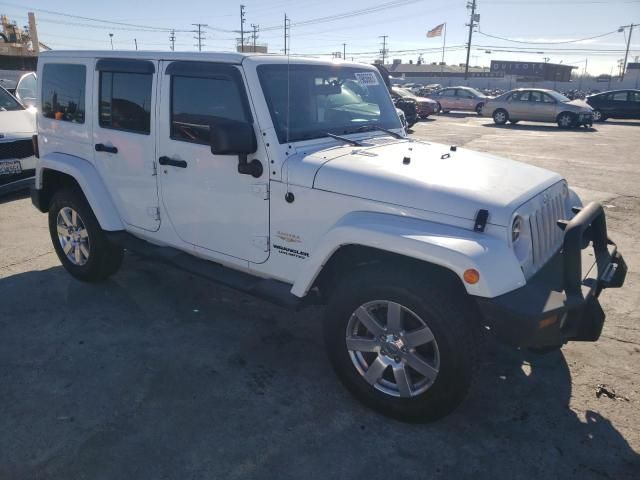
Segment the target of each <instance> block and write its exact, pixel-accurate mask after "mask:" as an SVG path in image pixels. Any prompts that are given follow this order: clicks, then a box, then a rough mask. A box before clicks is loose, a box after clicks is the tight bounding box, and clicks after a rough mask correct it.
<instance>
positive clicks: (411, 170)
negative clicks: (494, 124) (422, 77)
mask: <svg viewBox="0 0 640 480" xmlns="http://www.w3.org/2000/svg"><path fill="white" fill-rule="evenodd" d="M330 150H331V151H330V152H328V151H327V150H324V151H320V152H315V153H314V154H312V155H313V156H314V157H316V158H322V159H323V162H322V163H320V164H316V165H317V166H318V167H319V168H317V170H316V172H315V175H314V179H313V185H312V186H313V188H315V189H319V190H325V191H328V192H335V193H339V194H344V195H350V196H354V197H360V198H365V199H370V200H375V201H379V202H384V203H389V204H394V205H399V206H404V207H409V208H415V209H420V210H425V211H431V212H436V213H441V214H445V215H452V216H456V217H460V218H465V219H469V220H472V221H473V220H474V219H475V216H476V214H477V213H478V210H480V209H486V210H488V211H489V220H488V221H489V223H492V224H494V225H503V226H507V225H509V224H510V222H511V217H512V215H513V212H514V211H515V209H516V208H517V207H519V206H520V205H522V204H523V203H525V202H526V201H527V200H529V199H530V198H532V197H534V196H535V195H537V194H538V193H540V192H542V191H543V190H545V189H547V188H548V187H550V186H551V185H553V184H555V183H557V182H559V181H561V180H562V177H560V175H558V174H556V173H554V172H550V171H548V170H544V169H542V168H538V167H535V166H532V165H528V164H525V163H520V162H515V161H512V160H507V159H503V158H499V157H495V156H492V155H488V154H484V153H479V152H474V151H471V150H466V149H462V148H458V149H457V150H456V151H451V149H450V147H449V146H446V145H441V144H428V143H423V142H408V141H399V142H398V141H394V142H387V143H386V144H382V145H374V146H370V147H369V146H365V147H341V148H339V149H330ZM340 152H341V153H340ZM303 161H304V160H303Z"/></svg>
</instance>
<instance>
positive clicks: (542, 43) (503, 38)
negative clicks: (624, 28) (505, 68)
mask: <svg viewBox="0 0 640 480" xmlns="http://www.w3.org/2000/svg"><path fill="white" fill-rule="evenodd" d="M617 32H618V30H612V31H611V32H607V33H601V34H600V35H593V36H592V37H585V38H579V39H577V40H564V41H560V42H530V41H526V40H516V39H513V38H505V37H499V36H497V35H490V34H488V33H484V32H481V31H480V30H478V33H479V34H480V35H482V36H483V37H490V38H495V39H498V40H504V41H505V42H512V43H524V44H527V45H564V44H568V43H578V42H584V41H586V40H593V39H595V38H602V37H606V36H608V35H611V34H613V33H617Z"/></svg>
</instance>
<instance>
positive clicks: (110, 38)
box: [109, 33, 113, 50]
mask: <svg viewBox="0 0 640 480" xmlns="http://www.w3.org/2000/svg"><path fill="white" fill-rule="evenodd" d="M109 40H110V41H111V50H113V33H110V34H109Z"/></svg>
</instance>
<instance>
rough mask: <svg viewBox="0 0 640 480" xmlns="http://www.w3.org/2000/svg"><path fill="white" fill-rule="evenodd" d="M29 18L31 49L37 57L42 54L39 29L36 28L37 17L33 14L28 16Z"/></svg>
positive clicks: (30, 13)
mask: <svg viewBox="0 0 640 480" xmlns="http://www.w3.org/2000/svg"><path fill="white" fill-rule="evenodd" d="M27 16H28V17H29V37H30V38H31V48H32V49H33V53H35V54H36V55H37V54H38V53H40V41H39V40H38V28H37V27H36V16H35V15H34V14H33V12H29V13H28V14H27Z"/></svg>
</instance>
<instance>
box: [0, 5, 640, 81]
mask: <svg viewBox="0 0 640 480" xmlns="http://www.w3.org/2000/svg"><path fill="white" fill-rule="evenodd" d="M240 3H242V4H244V5H245V7H246V8H245V12H246V13H245V16H246V23H245V28H246V29H247V30H250V29H251V24H256V25H259V26H260V31H259V34H258V35H259V36H258V42H259V43H266V44H268V48H269V51H270V52H272V53H279V52H282V49H283V46H284V40H283V28H282V25H283V18H284V15H285V13H286V14H287V15H288V17H289V18H290V19H291V24H292V26H291V39H290V49H291V53H292V54H307V55H326V56H330V55H331V54H332V52H342V51H343V49H345V50H346V57H347V58H348V59H351V58H353V59H355V60H357V61H367V62H371V61H373V60H374V59H376V58H379V57H380V54H379V51H380V49H381V48H382V38H381V36H383V35H386V36H387V38H386V42H387V48H388V50H389V57H390V58H393V59H395V58H400V59H402V60H403V61H404V62H408V61H409V60H413V61H414V62H415V61H417V59H418V55H419V54H420V53H422V55H423V60H424V61H425V62H439V61H440V60H441V59H442V46H443V40H444V38H443V37H436V38H427V37H426V32H427V31H428V30H430V29H431V28H433V27H435V26H437V25H439V24H441V23H446V46H447V49H446V51H445V62H446V63H448V64H459V63H463V62H464V61H465V56H466V50H465V44H466V42H467V35H468V27H466V26H465V24H466V23H468V21H469V10H468V9H467V1H466V0H395V1H392V0H350V1H344V0H243V1H242V2H241V1H236V0H225V1H220V0H156V1H145V0H137V1H132V0H104V1H96V0H56V1H55V2H52V1H51V0H13V1H12V2H3V1H0V12H1V13H4V14H6V15H8V16H9V17H10V19H11V20H13V21H16V22H17V24H18V25H26V23H27V12H28V11H34V12H35V14H36V21H37V24H38V32H39V37H40V41H41V42H42V43H45V44H47V45H48V46H50V47H51V48H55V49H96V50H97V49H110V48H111V44H110V40H111V39H110V37H109V33H113V45H114V48H115V49H134V48H135V42H134V39H135V40H137V43H138V48H139V49H145V50H168V49H169V32H168V30H162V29H171V28H174V29H175V30H176V33H175V36H176V40H175V49H176V50H179V51H196V50H197V47H196V43H197V42H196V40H195V39H194V38H193V37H194V32H193V31H192V30H194V29H195V27H194V26H193V25H192V24H194V23H203V24H207V25H208V26H207V27H203V35H204V40H203V43H204V46H203V50H215V51H233V50H234V49H235V44H236V38H237V37H239V33H236V31H239V30H240ZM47 10H49V12H47ZM476 11H477V13H479V14H480V22H479V27H478V28H477V29H476V30H479V31H478V32H476V33H474V34H473V40H472V50H471V60H470V63H471V64H472V65H479V66H488V65H489V63H490V62H491V60H523V61H532V62H534V61H540V62H541V61H545V60H544V59H545V58H546V59H547V61H549V62H553V63H560V62H562V63H565V64H571V65H575V66H576V67H578V68H579V71H580V72H582V71H584V68H585V66H587V71H588V73H589V74H595V75H597V74H602V73H607V74H608V73H611V72H613V73H617V69H618V67H617V64H618V61H619V60H620V59H622V58H623V57H624V49H625V47H626V35H628V34H629V29H628V28H627V29H626V31H625V32H624V33H621V32H618V31H617V30H618V28H619V27H620V26H622V25H628V24H630V23H640V0H608V1H607V0H477V10H476ZM56 13H63V14H68V15H75V16H80V17H88V18H93V19H99V20H103V21H105V20H106V21H111V22H121V23H126V24H135V25H136V26H135V27H133V26H130V25H117V24H109V23H105V22H102V21H93V20H88V19H80V18H74V17H70V16H62V15H57V14H56ZM336 16H338V17H337V18H336ZM600 35H602V36H600ZM596 36H599V37H598V38H591V39H588V40H581V39H587V38H590V37H596ZM494 37H501V38H502V39H498V38H494ZM503 39H506V40H503ZM575 40H581V41H578V42H575ZM522 42H525V43H522ZM543 42H544V43H543ZM554 42H555V43H554ZM557 42H572V43H557ZM343 44H346V47H345V46H343ZM639 55H640V26H639V27H635V31H634V32H633V36H632V41H631V50H630V55H629V61H634V57H635V56H639Z"/></svg>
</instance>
